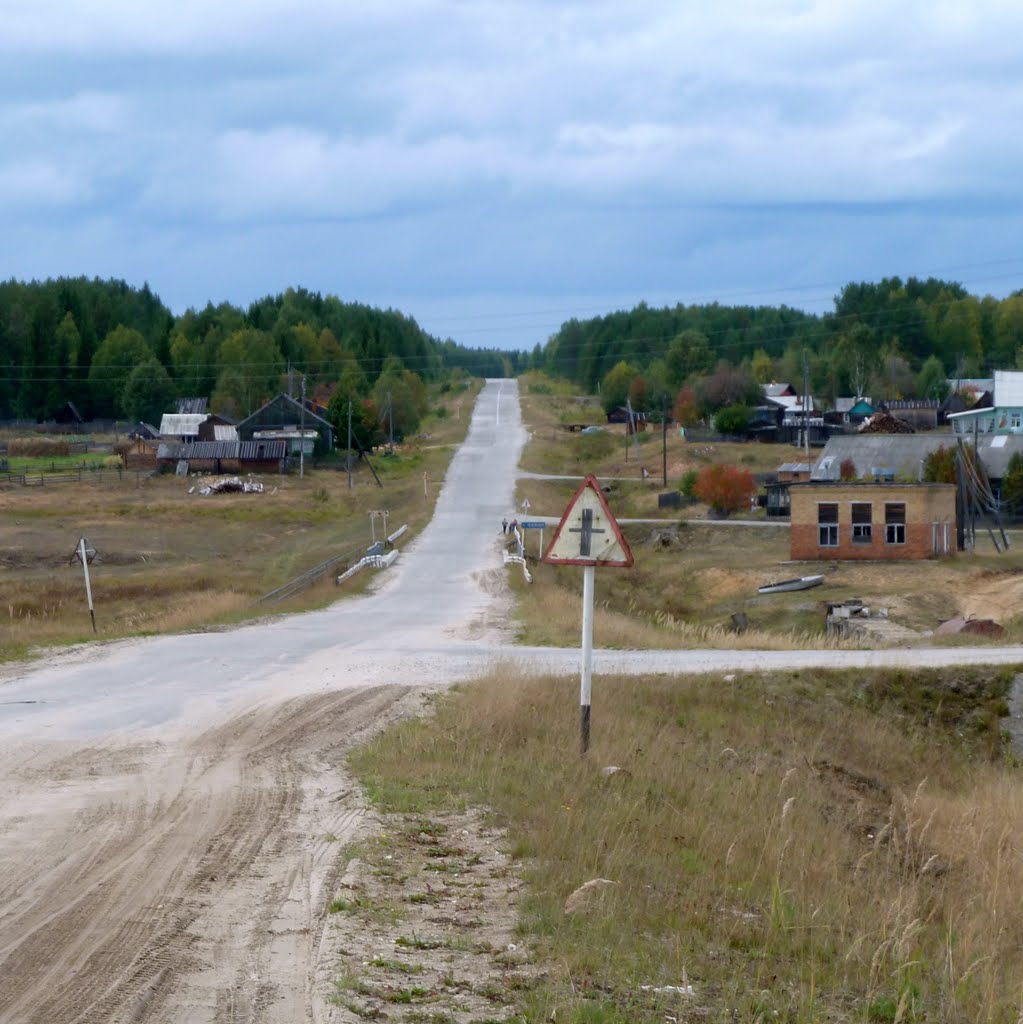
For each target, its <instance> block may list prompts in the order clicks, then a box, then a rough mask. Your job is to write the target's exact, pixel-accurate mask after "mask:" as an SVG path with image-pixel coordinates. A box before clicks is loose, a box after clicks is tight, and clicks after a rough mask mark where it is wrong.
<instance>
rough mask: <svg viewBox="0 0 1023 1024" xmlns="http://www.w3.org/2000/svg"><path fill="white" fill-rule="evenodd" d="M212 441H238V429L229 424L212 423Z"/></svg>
mask: <svg viewBox="0 0 1023 1024" xmlns="http://www.w3.org/2000/svg"><path fill="white" fill-rule="evenodd" d="M213 440H214V441H237V440H238V428H237V427H236V426H234V425H233V424H229V423H214V424H213Z"/></svg>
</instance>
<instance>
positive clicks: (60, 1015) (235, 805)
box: [0, 686, 514, 1024]
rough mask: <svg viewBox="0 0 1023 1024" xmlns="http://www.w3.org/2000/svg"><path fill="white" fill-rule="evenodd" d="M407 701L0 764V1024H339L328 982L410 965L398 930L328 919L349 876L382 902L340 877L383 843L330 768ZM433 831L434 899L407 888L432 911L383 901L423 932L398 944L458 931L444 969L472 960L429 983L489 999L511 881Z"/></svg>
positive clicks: (356, 792)
mask: <svg viewBox="0 0 1023 1024" xmlns="http://www.w3.org/2000/svg"><path fill="white" fill-rule="evenodd" d="M423 699H424V698H423V696H422V692H421V691H415V690H412V689H410V688H407V687H397V686H382V687H373V688H364V689H360V690H348V691H342V692H334V693H329V694H326V695H321V696H316V697H310V698H302V699H296V700H292V701H289V702H286V703H283V704H277V705H274V706H270V707H265V708H261V709H257V710H254V711H251V712H248V713H246V714H244V715H242V716H240V717H237V718H234V719H232V720H230V721H227V722H225V723H224V724H222V725H219V726H217V727H215V728H212V729H209V730H208V731H206V732H204V733H202V734H201V735H198V736H197V737H194V738H191V739H186V740H183V741H182V742H181V743H173V744H168V743H133V742H131V741H130V739H122V740H120V741H117V742H113V741H108V742H104V743H102V744H99V745H94V746H83V745H72V744H62V743H47V742H45V741H39V742H38V743H34V744H27V745H23V746H21V747H19V748H17V749H15V750H11V751H9V752H7V753H5V754H4V756H3V759H2V762H0V768H2V774H0V778H2V779H3V783H2V786H3V793H2V802H0V808H2V810H0V833H2V834H3V836H4V842H3V844H2V846H0V880H2V881H0V907H2V908H3V909H2V911H0V935H2V936H3V938H2V940H0V1020H4V1021H7V1020H10V1021H15V1020H16V1021H38V1022H44V1021H45V1022H47V1024H61V1022H70V1021H78V1022H82V1021H96V1022H100V1021H103V1022H108V1021H112V1020H117V1021H131V1022H133V1024H143V1022H147V1021H154V1022H155V1021H159V1022H174V1021H181V1022H184V1021H188V1022H189V1024H200V1022H205V1021H209V1022H213V1021H217V1022H221V1021H242V1020H244V1021H251V1022H258V1021H304V1020H310V1019H312V1020H318V1021H328V1020H330V1021H345V1020H349V1019H354V1018H352V1017H351V1016H350V1014H349V1011H347V1010H346V1009H345V1007H344V1005H343V1004H342V1003H341V1002H337V1001H333V1000H332V997H335V996H337V994H338V990H337V988H336V985H335V982H336V980H337V979H338V978H339V977H340V976H342V975H344V974H345V971H344V966H343V965H344V964H345V963H348V964H355V965H357V964H361V963H363V962H367V963H368V962H369V961H371V960H374V959H376V960H392V959H393V960H395V961H401V960H402V959H403V957H404V958H406V959H407V960H408V961H409V962H411V961H412V959H413V958H416V957H421V951H416V950H414V949H412V948H409V949H405V950H403V949H402V948H401V947H400V945H398V944H396V942H395V939H396V938H397V936H398V932H397V931H396V930H395V929H396V928H398V925H397V924H396V925H395V926H394V928H390V929H385V930H384V931H379V930H377V929H374V928H370V927H367V926H364V925H362V924H359V925H358V926H357V927H356V926H352V923H353V922H356V921H358V920H359V916H358V915H346V914H338V913H334V914H330V913H328V907H329V906H330V905H331V904H332V903H333V902H334V901H335V900H336V899H338V893H339V891H340V890H339V885H340V884H341V880H342V874H343V872H345V871H346V869H347V873H346V874H345V875H344V877H345V879H346V880H345V882H344V885H343V886H341V889H342V890H344V891H348V892H354V891H358V892H359V893H361V894H362V896H360V898H364V899H366V900H367V905H368V904H369V903H375V902H376V896H375V895H374V888H373V887H374V886H375V885H377V884H383V883H380V882H379V881H378V880H376V879H375V878H374V877H369V876H365V877H364V876H362V875H360V874H359V873H358V864H353V863H349V859H350V856H351V854H350V852H349V853H346V851H351V850H352V849H354V848H355V847H356V846H357V845H358V844H360V843H362V844H373V843H378V842H379V841H380V835H381V832H383V831H384V830H385V827H384V825H383V823H382V822H381V821H380V819H379V818H377V817H376V816H375V815H374V814H373V813H372V812H371V811H370V809H369V808H368V806H367V804H366V802H365V800H364V798H363V796H362V793H361V791H360V789H359V788H358V787H357V786H356V785H355V784H354V783H353V781H352V779H351V778H350V777H349V776H348V774H347V772H346V770H345V766H344V758H345V754H346V752H347V750H348V749H350V747H351V746H352V745H353V744H354V743H357V742H360V741H361V740H362V739H363V738H364V737H366V736H368V735H369V734H370V733H371V732H372V731H374V730H377V729H380V728H382V727H384V726H386V725H387V724H388V723H390V722H393V721H395V720H396V719H397V718H399V717H401V716H404V715H410V714H416V713H419V712H420V711H421V710H422V707H423ZM442 828H443V829H445V830H446V833H448V834H450V835H452V836H453V837H454V838H452V839H449V840H445V847H446V848H447V847H450V848H451V849H452V850H457V851H459V852H457V853H454V852H452V854H451V858H449V859H447V860H446V861H445V864H446V867H445V871H444V872H443V876H444V877H443V883H428V888H427V887H423V888H422V891H423V892H429V893H430V895H429V896H428V898H426V899H423V900H421V901H415V900H404V899H402V896H401V892H402V890H401V889H393V887H392V898H393V899H394V900H396V901H397V902H398V903H399V904H401V908H402V909H403V910H404V911H405V913H406V915H410V914H411V913H412V912H415V913H420V912H421V913H422V914H424V915H427V917H424V920H423V921H422V923H417V921H416V920H415V919H414V918H413V917H411V916H406V917H405V919H404V920H403V922H402V924H401V925H400V929H399V930H400V931H401V934H405V935H416V936H420V937H421V936H425V935H434V934H438V933H443V932H444V931H445V929H447V930H449V931H450V928H452V927H458V925H459V922H463V923H464V922H468V924H467V925H466V928H465V929H464V930H465V931H466V932H467V933H468V934H472V935H477V934H478V936H479V938H478V941H476V940H474V942H475V944H474V943H473V942H469V941H463V940H458V941H457V942H456V941H455V940H454V939H453V938H448V939H445V940H444V941H445V943H446V948H447V949H448V952H449V953H450V955H451V956H455V955H456V954H458V955H462V953H463V952H467V953H468V954H469V959H468V960H466V961H465V963H461V962H458V963H457V965H456V963H455V961H451V963H450V964H449V965H448V966H447V968H445V969H446V970H447V971H448V974H450V975H451V977H454V976H456V975H457V976H458V977H460V978H462V979H463V981H466V980H467V982H468V983H471V985H472V986H474V987H479V988H480V989H481V991H488V990H489V989H487V983H486V976H487V972H489V971H491V970H493V971H496V972H497V974H498V976H500V975H501V973H502V971H504V970H505V969H506V968H504V967H503V966H492V961H493V960H494V958H495V956H496V953H497V952H499V951H500V950H502V949H504V948H505V947H506V946H507V943H508V941H510V940H508V939H507V937H506V931H507V929H508V928H510V925H511V921H512V918H513V913H512V911H511V909H510V903H509V900H510V899H511V898H512V894H513V891H514V879H512V878H511V876H510V875H509V874H508V873H507V872H506V871H505V870H504V866H503V865H502V862H501V858H500V854H499V852H498V850H497V847H496V843H495V841H494V837H493V835H492V834H491V833H489V832H488V830H487V829H486V827H485V825H484V824H483V823H482V822H481V821H480V820H478V819H475V818H473V817H472V816H468V817H467V818H466V819H465V821H464V822H458V821H451V822H447V823H444V824H443V825H441V824H435V825H434V826H431V829H432V830H433V831H434V832H435V833H438V832H439V830H440V829H442ZM416 834H417V835H418V833H416ZM412 845H413V848H415V847H422V848H423V849H426V845H424V844H423V843H413V844H412ZM463 851H464V853H463ZM428 860H429V861H431V862H436V863H440V861H439V860H435V859H434V858H428ZM470 861H471V862H472V863H470ZM362 863H366V862H365V861H362ZM459 864H461V865H462V867H459V866H458V865H459ZM403 875H405V876H408V877H411V874H410V872H405V871H403ZM387 884H388V886H390V883H387ZM402 884H403V885H420V886H423V883H421V882H416V883H413V882H403V883H402ZM484 908H487V909H486V912H484ZM494 908H503V909H501V910H500V912H498V913H494V914H492V913H491V912H490V911H491V910H493V909H494ZM442 919H444V920H443V921H442ZM447 921H449V922H451V923H450V924H448V923H445V922H447ZM346 922H347V923H348V925H349V927H345V924H346ZM462 946H464V947H466V949H465V950H464V951H463V950H462V949H461V947H462ZM437 948H438V949H440V948H441V947H440V946H438V947H437ZM388 951H390V955H388V956H385V955H384V953H385V952H388ZM474 951H475V952H474ZM442 955H447V954H432V953H431V956H436V957H441V956H442ZM419 962H420V963H421V962H422V961H421V959H420V960H419ZM474 964H475V965H476V966H473V965H474ZM441 966H443V965H441ZM441 966H439V967H438V970H440V969H441ZM435 973H436V972H435ZM377 974H378V975H379V974H380V971H379V970H378V971H377ZM385 974H386V970H385ZM423 976H424V978H425V976H426V975H425V967H424V974H423ZM439 977H440V975H438V976H437V978H435V979H433V980H432V981H430V983H429V984H430V988H431V990H435V989H437V987H438V985H439ZM375 984H379V985H381V986H382V989H381V991H386V989H387V987H388V985H389V984H390V983H389V982H383V981H379V980H378V981H377V982H375ZM392 987H393V986H392ZM470 995H471V993H467V992H463V993H462V996H463V997H464V999H463V1001H466V1000H468V999H469V996H470ZM359 998H364V997H363V996H360V997H359ZM479 1001H480V1002H486V998H485V997H479Z"/></svg>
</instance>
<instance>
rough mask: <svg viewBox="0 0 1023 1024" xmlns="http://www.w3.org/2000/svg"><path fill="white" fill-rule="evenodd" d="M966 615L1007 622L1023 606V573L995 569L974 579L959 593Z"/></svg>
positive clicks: (960, 608)
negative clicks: (966, 588)
mask: <svg viewBox="0 0 1023 1024" xmlns="http://www.w3.org/2000/svg"><path fill="white" fill-rule="evenodd" d="M958 601H959V610H960V614H961V615H962V617H963V618H964V619H994V620H995V622H997V623H1000V624H1002V625H1004V624H1005V623H1006V622H1008V621H1009V619H1012V618H1015V617H1016V616H1017V615H1019V614H1020V609H1021V608H1023V574H1021V573H1018V572H1017V573H1008V572H993V573H989V574H985V575H984V576H982V577H981V578H979V579H976V580H974V581H973V582H972V583H971V584H970V587H969V589H968V590H965V591H961V592H960V593H959V594H958Z"/></svg>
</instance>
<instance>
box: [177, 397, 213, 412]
mask: <svg viewBox="0 0 1023 1024" xmlns="http://www.w3.org/2000/svg"><path fill="white" fill-rule="evenodd" d="M208 401H209V399H207V398H179V399H178V400H177V402H176V403H175V404H176V405H177V409H176V410H175V411H176V412H177V413H178V414H187V413H204V412H206V403H207V402H208Z"/></svg>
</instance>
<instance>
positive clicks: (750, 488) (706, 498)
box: [693, 463, 757, 517]
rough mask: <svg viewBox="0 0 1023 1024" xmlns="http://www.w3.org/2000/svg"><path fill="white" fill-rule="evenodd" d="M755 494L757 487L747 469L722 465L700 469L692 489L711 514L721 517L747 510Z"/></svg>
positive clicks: (717, 464)
mask: <svg viewBox="0 0 1023 1024" xmlns="http://www.w3.org/2000/svg"><path fill="white" fill-rule="evenodd" d="M756 493H757V485H756V484H755V483H754V482H753V474H752V473H751V472H750V471H749V470H748V469H739V468H738V467H736V466H725V465H723V464H722V463H716V464H715V465H713V466H706V467H704V468H703V469H701V470H700V475H699V476H698V477H697V478H696V484H695V485H694V487H693V494H694V495H695V496H696V497H697V499H699V500H700V501H702V502H703V503H704V504H705V505H709V506H710V509H711V512H713V513H715V514H716V515H718V516H722V517H727V516H730V515H731V514H732V513H733V512H738V511H739V510H740V509H743V508H748V507H749V502H750V498H752V497H753V495H754V494H756Z"/></svg>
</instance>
